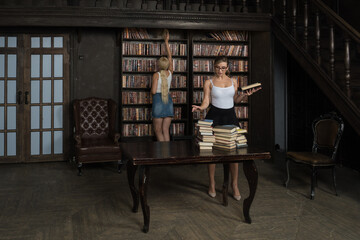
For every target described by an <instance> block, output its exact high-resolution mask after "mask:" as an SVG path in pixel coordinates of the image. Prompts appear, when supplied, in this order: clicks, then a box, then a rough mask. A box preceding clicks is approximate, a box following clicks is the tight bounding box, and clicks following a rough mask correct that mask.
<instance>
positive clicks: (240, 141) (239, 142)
mask: <svg viewBox="0 0 360 240" xmlns="http://www.w3.org/2000/svg"><path fill="white" fill-rule="evenodd" d="M236 132H237V136H236V141H235V142H236V148H242V147H247V146H248V144H247V139H246V136H245V133H247V130H246V129H241V128H239V127H238V128H236Z"/></svg>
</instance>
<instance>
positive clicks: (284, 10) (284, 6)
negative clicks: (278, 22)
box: [283, 0, 287, 28]
mask: <svg viewBox="0 0 360 240" xmlns="http://www.w3.org/2000/svg"><path fill="white" fill-rule="evenodd" d="M286 2H287V1H286V0H283V23H284V27H285V28H286V14H287V13H286Z"/></svg>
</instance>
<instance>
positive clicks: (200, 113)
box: [193, 110, 207, 120]
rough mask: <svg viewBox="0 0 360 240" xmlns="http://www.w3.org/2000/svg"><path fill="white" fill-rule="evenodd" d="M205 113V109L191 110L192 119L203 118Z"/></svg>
mask: <svg viewBox="0 0 360 240" xmlns="http://www.w3.org/2000/svg"><path fill="white" fill-rule="evenodd" d="M206 113H207V111H206V110H202V111H195V112H193V119H194V120H198V119H204V118H205V116H206Z"/></svg>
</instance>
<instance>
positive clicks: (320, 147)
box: [285, 112, 344, 199]
mask: <svg viewBox="0 0 360 240" xmlns="http://www.w3.org/2000/svg"><path fill="white" fill-rule="evenodd" d="M312 129H313V133H314V139H313V146H312V152H287V154H286V160H285V161H286V171H287V180H286V182H285V186H286V187H288V184H289V181H290V174H289V162H290V161H292V162H295V163H297V164H304V165H306V166H309V167H310V168H311V169H312V175H311V193H310V199H314V196H315V190H314V188H315V185H316V175H317V171H318V170H319V169H321V168H331V169H332V173H333V184H334V189H335V194H336V195H337V191H336V174H335V167H336V160H335V157H336V153H337V150H338V146H339V142H340V139H341V136H342V133H343V131H344V122H343V120H342V119H341V118H340V116H338V115H337V114H336V113H334V112H331V113H328V114H324V115H321V116H320V117H319V118H317V119H315V120H314V121H313V123H312Z"/></svg>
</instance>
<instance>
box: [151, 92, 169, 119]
mask: <svg viewBox="0 0 360 240" xmlns="http://www.w3.org/2000/svg"><path fill="white" fill-rule="evenodd" d="M168 97H169V98H168V99H169V100H168V102H167V103H163V101H162V99H161V93H156V94H154V95H153V98H152V112H151V114H152V117H153V118H164V117H173V116H174V106H173V105H174V104H173V101H172V99H171V96H170V94H169V95H168Z"/></svg>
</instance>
